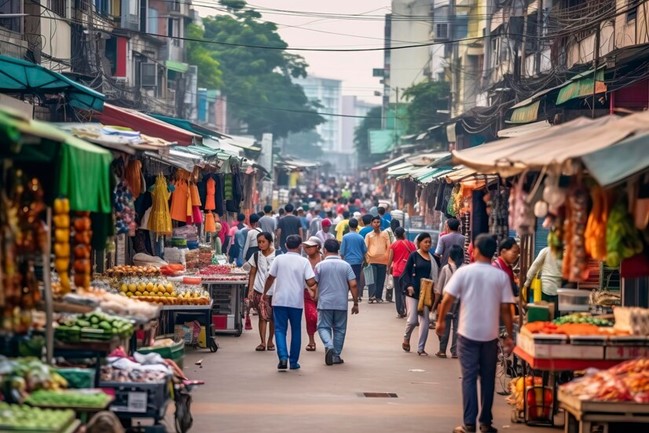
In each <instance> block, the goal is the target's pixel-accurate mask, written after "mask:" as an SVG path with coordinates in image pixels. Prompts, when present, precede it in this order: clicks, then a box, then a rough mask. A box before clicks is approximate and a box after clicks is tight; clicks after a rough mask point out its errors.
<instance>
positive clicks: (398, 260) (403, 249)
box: [390, 240, 417, 277]
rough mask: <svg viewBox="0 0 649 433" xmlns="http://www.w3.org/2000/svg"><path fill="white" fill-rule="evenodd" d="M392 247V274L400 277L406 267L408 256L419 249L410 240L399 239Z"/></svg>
mask: <svg viewBox="0 0 649 433" xmlns="http://www.w3.org/2000/svg"><path fill="white" fill-rule="evenodd" d="M390 249H391V250H392V276H393V277H400V276H401V274H403V270H404V269H405V268H406V262H407V261H408V257H410V254H411V253H412V252H413V251H416V250H417V247H416V246H415V244H413V243H412V242H410V241H406V240H398V241H396V242H395V243H393V244H392V245H390Z"/></svg>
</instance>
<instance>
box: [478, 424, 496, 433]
mask: <svg viewBox="0 0 649 433" xmlns="http://www.w3.org/2000/svg"><path fill="white" fill-rule="evenodd" d="M480 431H481V432H482V433H498V429H497V428H496V427H494V426H493V425H492V424H489V425H486V424H482V425H481V426H480Z"/></svg>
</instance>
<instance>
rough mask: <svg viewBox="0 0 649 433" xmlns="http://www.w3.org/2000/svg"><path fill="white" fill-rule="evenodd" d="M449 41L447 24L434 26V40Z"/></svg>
mask: <svg viewBox="0 0 649 433" xmlns="http://www.w3.org/2000/svg"><path fill="white" fill-rule="evenodd" d="M448 39H449V31H448V23H437V24H435V40H436V41H447V40H448Z"/></svg>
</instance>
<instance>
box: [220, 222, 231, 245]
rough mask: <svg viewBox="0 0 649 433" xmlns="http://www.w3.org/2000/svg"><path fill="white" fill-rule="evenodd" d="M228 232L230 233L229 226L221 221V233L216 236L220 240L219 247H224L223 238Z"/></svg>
mask: <svg viewBox="0 0 649 433" xmlns="http://www.w3.org/2000/svg"><path fill="white" fill-rule="evenodd" d="M229 232H230V226H229V225H228V223H226V222H225V220H221V231H220V232H219V234H218V236H219V239H221V245H225V237H226V236H227V235H228V233H229Z"/></svg>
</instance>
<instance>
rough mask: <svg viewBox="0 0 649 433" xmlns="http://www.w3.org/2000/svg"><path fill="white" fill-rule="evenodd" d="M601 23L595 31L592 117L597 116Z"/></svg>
mask: <svg viewBox="0 0 649 433" xmlns="http://www.w3.org/2000/svg"><path fill="white" fill-rule="evenodd" d="M599 36H600V35H599V25H598V26H597V30H596V33H595V56H594V59H593V69H594V70H593V106H592V107H591V113H590V114H591V118H593V119H594V118H595V103H596V96H595V95H596V93H597V66H598V65H597V64H598V63H599Z"/></svg>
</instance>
